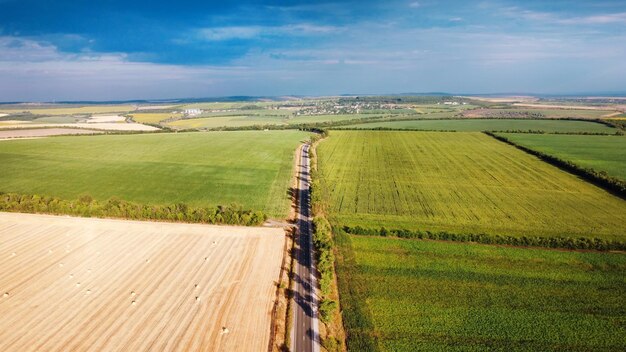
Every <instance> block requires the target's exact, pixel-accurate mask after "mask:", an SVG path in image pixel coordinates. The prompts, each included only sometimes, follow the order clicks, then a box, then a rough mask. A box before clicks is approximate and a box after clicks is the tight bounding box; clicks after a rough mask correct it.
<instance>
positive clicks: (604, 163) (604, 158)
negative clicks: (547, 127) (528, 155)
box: [502, 133, 626, 180]
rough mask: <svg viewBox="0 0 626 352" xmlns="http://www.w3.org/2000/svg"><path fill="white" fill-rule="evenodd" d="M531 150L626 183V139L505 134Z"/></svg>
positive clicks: (503, 134) (617, 137)
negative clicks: (605, 174)
mask: <svg viewBox="0 0 626 352" xmlns="http://www.w3.org/2000/svg"><path fill="white" fill-rule="evenodd" d="M502 136H504V137H506V138H508V139H510V140H511V141H513V142H515V143H517V144H520V145H523V146H526V147H528V148H531V149H534V150H537V151H540V152H543V153H546V154H550V155H553V156H556V157H558V158H561V159H564V160H569V161H571V162H574V163H576V164H578V165H580V166H582V167H589V168H592V169H595V170H597V171H605V172H607V173H608V174H609V175H611V176H614V177H618V178H621V179H622V180H626V137H625V136H565V135H536V134H512V133H502Z"/></svg>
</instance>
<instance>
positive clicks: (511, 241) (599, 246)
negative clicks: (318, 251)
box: [342, 226, 626, 251]
mask: <svg viewBox="0 0 626 352" xmlns="http://www.w3.org/2000/svg"><path fill="white" fill-rule="evenodd" d="M342 230H343V231H345V232H346V233H349V234H352V235H366V236H382V237H399V238H409V239H428V240H443V241H457V242H476V243H484V244H503V245H511V246H529V247H546V248H565V249H590V250H598V251H609V250H622V251H623V250H626V242H622V241H616V240H606V239H602V238H589V237H577V238H571V237H540V236H521V237H515V236H508V235H491V234H485V233H480V234H459V233H451V232H447V231H438V232H433V231H424V230H407V229H387V228H385V227H381V228H378V229H376V228H363V227H361V226H355V227H350V226H343V227H342Z"/></svg>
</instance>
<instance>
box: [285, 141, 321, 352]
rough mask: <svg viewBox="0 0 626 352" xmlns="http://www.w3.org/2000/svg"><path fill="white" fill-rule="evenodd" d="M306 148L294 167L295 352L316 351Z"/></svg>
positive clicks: (293, 346) (317, 323)
mask: <svg viewBox="0 0 626 352" xmlns="http://www.w3.org/2000/svg"><path fill="white" fill-rule="evenodd" d="M309 148H310V146H309V144H305V145H303V146H302V149H301V153H300V160H299V164H298V167H297V177H298V209H297V210H298V241H297V248H296V270H295V277H294V281H295V287H294V295H293V299H294V302H293V303H294V304H295V305H294V307H295V311H294V315H293V326H292V329H291V345H292V350H293V351H295V352H318V351H319V350H320V341H319V329H318V327H319V321H318V319H317V297H316V290H315V287H316V285H317V283H316V279H315V269H314V268H315V258H314V256H313V254H312V251H313V244H312V238H311V236H312V234H311V230H312V226H311V218H310V209H311V205H310V172H309V171H310V165H309V164H310V162H309Z"/></svg>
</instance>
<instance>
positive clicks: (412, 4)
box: [409, 1, 420, 9]
mask: <svg viewBox="0 0 626 352" xmlns="http://www.w3.org/2000/svg"><path fill="white" fill-rule="evenodd" d="M409 7H410V8H414V9H416V8H418V7H420V3H419V1H413V2H411V3H409Z"/></svg>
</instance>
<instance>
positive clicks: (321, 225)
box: [313, 216, 337, 323]
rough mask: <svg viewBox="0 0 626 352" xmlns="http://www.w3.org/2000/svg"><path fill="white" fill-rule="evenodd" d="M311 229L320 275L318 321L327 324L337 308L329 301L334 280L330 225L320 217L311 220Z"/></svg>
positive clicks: (333, 257)
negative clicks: (312, 230)
mask: <svg viewBox="0 0 626 352" xmlns="http://www.w3.org/2000/svg"><path fill="white" fill-rule="evenodd" d="M313 229H314V235H313V244H314V245H315V249H316V255H317V271H318V272H319V274H320V279H319V284H320V291H321V297H322V299H321V302H320V305H319V312H320V319H322V321H323V322H325V323H328V322H329V321H330V320H331V318H332V314H333V312H334V310H335V309H336V308H337V302H335V301H334V300H332V299H330V295H331V294H332V285H333V281H334V279H335V278H334V272H335V268H334V265H335V255H334V254H333V247H334V245H333V235H332V229H331V226H330V223H329V222H328V220H326V218H324V217H321V216H320V217H315V218H314V219H313Z"/></svg>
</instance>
